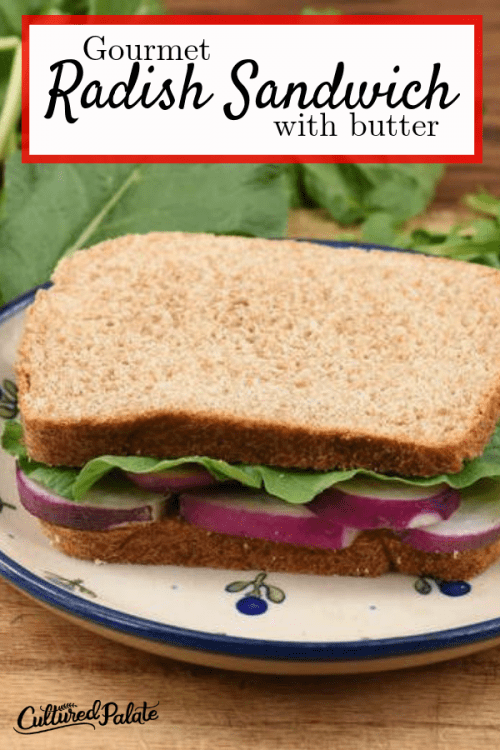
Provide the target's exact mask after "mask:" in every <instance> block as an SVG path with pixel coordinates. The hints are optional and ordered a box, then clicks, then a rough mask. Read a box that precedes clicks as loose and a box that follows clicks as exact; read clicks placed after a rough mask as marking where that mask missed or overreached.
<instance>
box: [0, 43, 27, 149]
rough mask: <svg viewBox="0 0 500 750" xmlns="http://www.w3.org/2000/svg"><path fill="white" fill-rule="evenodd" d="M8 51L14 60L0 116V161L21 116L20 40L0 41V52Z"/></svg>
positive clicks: (9, 145) (10, 142)
mask: <svg viewBox="0 0 500 750" xmlns="http://www.w3.org/2000/svg"><path fill="white" fill-rule="evenodd" d="M8 49H12V50H14V59H13V61H12V68H11V72H10V78H9V85H8V87H7V92H6V94H5V101H4V105H3V109H2V114H1V115H0V159H5V157H6V156H7V155H8V153H9V149H11V147H12V135H13V133H14V132H15V129H16V125H17V121H18V119H19V115H20V114H21V89H22V73H21V60H22V47H21V41H20V39H17V37H5V38H4V39H0V50H8Z"/></svg>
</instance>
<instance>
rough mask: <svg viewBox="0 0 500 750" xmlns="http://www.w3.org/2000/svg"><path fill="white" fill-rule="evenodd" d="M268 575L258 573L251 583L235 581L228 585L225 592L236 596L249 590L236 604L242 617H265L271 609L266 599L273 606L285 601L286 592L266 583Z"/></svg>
mask: <svg viewBox="0 0 500 750" xmlns="http://www.w3.org/2000/svg"><path fill="white" fill-rule="evenodd" d="M266 578H267V573H258V575H256V576H255V578H253V579H252V580H251V581H233V582H232V583H228V585H227V586H226V588H225V591H228V592H229V593H230V594H236V593H239V592H240V591H245V589H249V590H248V591H247V593H246V596H244V597H243V598H242V599H238V601H237V602H236V609H237V610H238V612H241V614H242V615H263V614H264V612H267V609H268V607H269V605H268V603H267V601H266V599H267V600H268V601H270V602H272V603H273V604H281V602H284V601H285V592H284V591H282V590H281V589H279V588H278V587H277V586H271V585H270V584H268V583H264V581H265V579H266Z"/></svg>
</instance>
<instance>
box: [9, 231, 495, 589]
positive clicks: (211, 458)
mask: <svg viewBox="0 0 500 750" xmlns="http://www.w3.org/2000/svg"><path fill="white" fill-rule="evenodd" d="M16 377H17V383H18V389H19V409H20V421H15V420H11V421H8V422H7V423H6V426H5V430H4V434H3V437H2V443H3V446H4V448H5V449H6V450H8V451H9V452H10V453H12V454H13V455H14V456H15V457H16V459H17V480H18V488H19V495H20V499H21V502H22V504H23V505H24V507H25V508H26V509H27V510H28V512H30V513H31V514H32V515H33V516H35V517H37V518H38V519H39V522H40V524H41V527H42V529H43V531H44V532H45V533H46V534H47V536H48V537H49V539H50V541H51V543H52V544H53V545H54V546H55V547H56V548H58V549H59V550H61V551H62V552H64V553H65V554H68V555H72V556H75V557H79V558H83V559H90V560H95V561H99V562H113V563H134V564H141V563H142V564H164V565H181V566H184V565H185V566H205V567H206V566H208V567H216V568H217V567H218V568H228V569H239V570H243V569H264V570H267V571H286V572H293V573H311V574H323V575H334V574H338V575H354V576H377V575H380V574H382V573H385V572H387V571H400V572H403V573H409V574H415V575H428V576H434V577H436V578H441V579H445V580H451V579H468V578H471V577H472V576H475V575H477V574H479V573H481V572H482V571H483V570H485V569H486V568H487V567H488V566H490V565H491V564H492V563H493V562H494V561H495V560H496V559H497V558H498V557H499V556H500V428H498V427H497V423H498V421H499V419H500V271H498V270H496V269H493V268H487V267H484V266H480V265H474V264H468V263H465V262H460V261H453V260H449V259H443V258H436V257H430V256H423V255H419V254H416V253H408V252H401V251H394V252H387V251H382V250H377V249H373V250H365V249H361V248H345V249H343V248H342V249H341V248H331V247H328V246H324V245H321V244H315V243H313V242H299V241H293V240H263V239H250V238H243V237H216V236H213V235H204V234H185V233H176V232H173V233H151V234H147V235H129V236H125V237H120V238H117V239H112V240H108V241H105V242H102V243H100V244H99V245H96V246H95V247H92V248H90V249H85V250H80V251H77V252H76V253H74V254H73V255H71V256H70V257H67V258H64V259H63V260H62V261H60V263H59V265H58V267H57V268H56V270H55V272H54V274H53V277H52V286H51V287H50V288H48V289H41V290H39V291H38V292H37V294H36V298H35V301H34V303H33V304H32V306H31V307H30V308H29V309H28V311H27V315H26V321H25V327H24V332H23V335H22V339H21V342H20V346H19V350H18V355H17V362H16Z"/></svg>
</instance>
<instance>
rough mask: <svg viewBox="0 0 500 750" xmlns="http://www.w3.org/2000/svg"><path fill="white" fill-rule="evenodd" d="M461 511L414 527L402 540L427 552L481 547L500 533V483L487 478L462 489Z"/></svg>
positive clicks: (496, 537)
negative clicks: (444, 518)
mask: <svg viewBox="0 0 500 750" xmlns="http://www.w3.org/2000/svg"><path fill="white" fill-rule="evenodd" d="M460 494H461V496H462V501H461V503H460V506H459V508H458V510H457V511H456V512H455V513H454V514H453V515H452V516H451V518H448V520H446V521H441V522H440V523H436V524H434V525H433V526H428V527H426V528H422V529H410V530H408V531H406V532H404V533H403V534H401V539H402V541H403V542H405V543H406V544H409V545H410V546H411V547H414V548H415V549H419V550H422V551H423V552H462V551H464V550H468V549H477V548H478V547H484V546H485V545H486V544H490V543H491V542H493V541H495V539H498V537H499V536H500V482H499V481H498V480H495V479H483V480H481V481H480V482H477V483H476V484H475V485H473V486H472V487H468V488H467V489H464V490H461V492H460Z"/></svg>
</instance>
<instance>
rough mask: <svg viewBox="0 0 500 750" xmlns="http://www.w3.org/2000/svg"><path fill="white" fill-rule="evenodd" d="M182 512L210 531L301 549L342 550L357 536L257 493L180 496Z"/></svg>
mask: <svg viewBox="0 0 500 750" xmlns="http://www.w3.org/2000/svg"><path fill="white" fill-rule="evenodd" d="M180 513H181V516H182V517H183V518H185V519H186V521H188V522H189V523H192V524H193V525H195V526H201V527H202V528H204V529H207V530H209V531H215V532H219V533H221V534H229V535H231V536H244V537H248V538H254V539H268V540H270V541H272V542H286V543H288V544H295V545H298V546H301V547H321V548H322V549H343V548H344V547H348V546H349V545H350V544H351V543H352V542H353V541H354V539H355V538H356V536H357V535H358V533H359V532H358V530H357V529H352V528H349V527H347V526H344V525H342V524H340V523H338V524H335V523H330V522H328V523H325V522H323V521H321V520H320V519H318V517H317V516H316V515H315V514H314V513H312V512H311V511H310V510H308V508H307V507H305V506H304V505H291V504H290V503H286V502H285V501H284V500H278V499H277V498H274V497H271V496H270V495H267V494H266V493H265V492H259V491H254V490H244V489H242V490H240V491H238V490H234V489H233V490H229V489H228V488H217V489H213V490H206V491H203V492H202V491H200V492H190V493H185V494H182V495H181V496H180Z"/></svg>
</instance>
